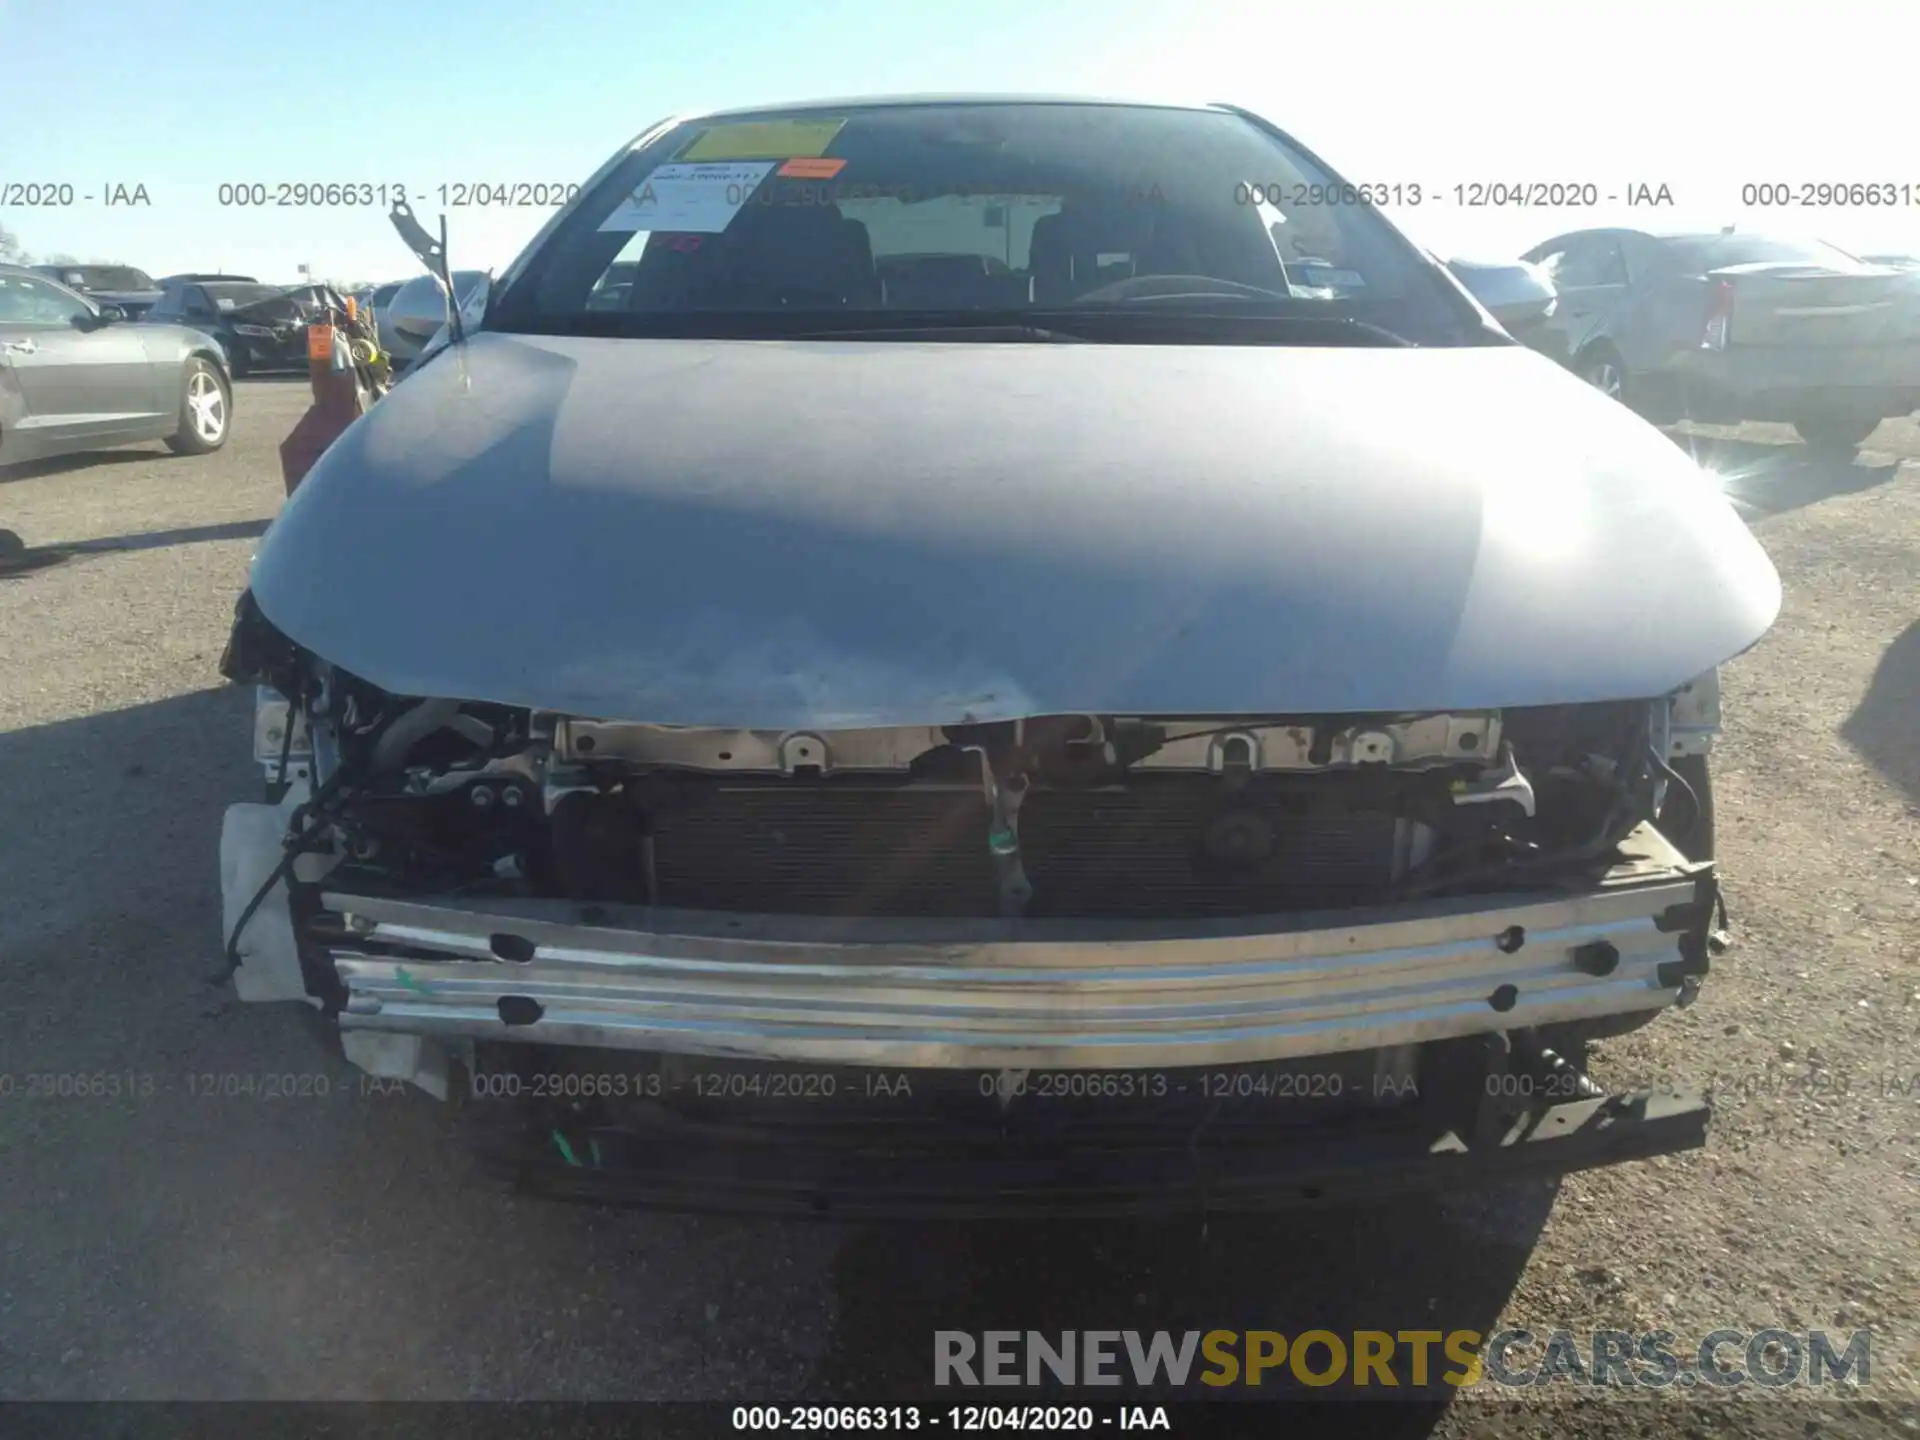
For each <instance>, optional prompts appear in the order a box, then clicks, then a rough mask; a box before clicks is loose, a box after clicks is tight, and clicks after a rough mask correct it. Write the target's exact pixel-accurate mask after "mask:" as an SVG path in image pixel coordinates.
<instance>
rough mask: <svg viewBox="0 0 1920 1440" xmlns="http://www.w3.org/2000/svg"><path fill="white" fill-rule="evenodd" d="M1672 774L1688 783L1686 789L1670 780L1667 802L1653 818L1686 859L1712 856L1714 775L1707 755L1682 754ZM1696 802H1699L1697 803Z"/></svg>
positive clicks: (1705, 858) (1676, 761)
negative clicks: (1708, 763)
mask: <svg viewBox="0 0 1920 1440" xmlns="http://www.w3.org/2000/svg"><path fill="white" fill-rule="evenodd" d="M1671 763H1672V766H1673V773H1674V774H1676V775H1678V776H1679V777H1680V778H1681V779H1682V780H1684V781H1686V782H1687V790H1691V791H1692V792H1693V797H1692V801H1690V800H1689V799H1688V796H1687V792H1686V790H1682V789H1681V788H1680V787H1679V786H1677V785H1675V784H1674V783H1673V782H1672V781H1668V782H1667V798H1666V803H1665V804H1664V805H1662V806H1661V807H1660V813H1659V814H1658V815H1656V816H1655V817H1654V822H1653V823H1654V825H1655V826H1656V827H1658V829H1659V831H1660V833H1661V834H1662V835H1665V836H1666V837H1667V839H1668V840H1670V841H1672V842H1673V847H1674V849H1676V850H1678V851H1679V852H1680V853H1681V854H1682V855H1684V856H1686V857H1687V859H1689V860H1693V861H1696V862H1697V861H1701V860H1711V859H1713V858H1714V857H1713V774H1712V771H1711V770H1710V769H1709V768H1708V765H1707V757H1706V756H1704V755H1682V756H1680V757H1679V758H1677V759H1675V760H1674V761H1672V762H1671ZM1694 802H1697V803H1694Z"/></svg>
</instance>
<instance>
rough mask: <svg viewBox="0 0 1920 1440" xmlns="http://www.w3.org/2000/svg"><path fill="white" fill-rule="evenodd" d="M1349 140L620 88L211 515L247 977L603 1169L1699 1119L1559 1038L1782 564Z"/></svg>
mask: <svg viewBox="0 0 1920 1440" xmlns="http://www.w3.org/2000/svg"><path fill="white" fill-rule="evenodd" d="M1375 198H1380V197H1375V196H1373V195H1371V194H1369V193H1367V192H1366V191H1365V189H1364V187H1355V186H1352V185H1349V184H1347V183H1346V182H1345V181H1343V180H1341V178H1340V177H1339V176H1338V175H1337V174H1335V173H1334V172H1333V171H1331V170H1330V169H1328V168H1327V167H1326V166H1325V165H1324V164H1323V163H1322V162H1321V161H1320V160H1318V159H1317V158H1315V157H1314V156H1313V155H1312V154H1311V153H1310V152H1308V151H1307V150H1306V149H1305V148H1304V147H1302V146H1301V145H1299V144H1298V143H1297V142H1295V141H1294V140H1292V139H1291V138H1289V137H1288V136H1286V135H1285V134H1283V133H1281V132H1280V131H1278V130H1276V129H1275V128H1273V127H1272V126H1271V125H1269V124H1268V123H1267V122H1266V121H1264V120H1262V119H1260V118H1259V117H1257V116H1254V115H1252V114H1249V113H1247V112H1244V111H1241V110H1237V109H1233V108H1229V107H1224V106H1219V107H1194V108H1180V107H1171V106H1158V105H1144V104H1126V103H1117V102H1106V101H1078V100H1053V99H1047V100H1033V99H1006V98H995V97H978V98H960V99H955V98H913V99H901V100H862V101H845V102H824V103H821V104H818V105H810V106H804V107H789V108H783V109H777V110H759V111H742V112H732V113H725V114H715V115H704V116H699V117H695V118H675V119H672V120H669V121H666V122H663V123H661V124H659V125H657V126H655V127H654V128H652V129H650V130H648V131H647V132H645V133H644V134H642V135H641V136H639V137H638V139H636V140H635V141H634V142H633V143H632V144H631V145H629V146H627V147H625V148H623V149H622V150H620V151H619V153H617V154H616V155H615V156H614V157H613V158H612V159H611V160H609V161H608V162H607V163H606V165H605V166H603V167H602V169H601V170H600V171H599V172H598V173H597V174H596V175H595V176H594V177H593V178H592V179H591V180H590V181H589V182H588V183H587V184H585V185H584V186H582V187H581V190H580V194H579V196H578V198H577V199H575V200H574V201H572V202H570V203H569V204H568V205H567V206H566V207H565V208H564V209H562V210H560V211H559V212H557V213H556V215H555V216H554V217H553V218H552V220H551V221H550V222H549V224H548V225H547V226H546V227H545V228H544V229H543V230H542V231H541V233H540V234H539V235H538V236H537V237H536V238H535V240H534V241H533V242H532V244H531V245H530V246H529V247H528V249H527V250H526V251H525V253H524V254H522V255H521V256H520V257H519V259H518V260H517V261H516V262H515V263H514V264H513V265H512V266H511V267H510V268H509V269H508V270H507V271H506V272H505V273H504V274H503V275H502V276H501V277H500V278H499V279H498V280H497V281H496V282H495V283H494V284H493V285H492V286H491V287H490V290H489V292H488V294H487V297H486V300H485V310H484V314H483V315H482V316H481V317H480V318H479V319H478V321H477V323H474V324H471V325H468V326H465V327H461V328H459V329H457V330H456V331H455V333H454V334H453V336H452V337H451V338H449V337H447V336H443V337H442V338H441V340H440V341H439V342H437V343H436V345H435V346H434V347H433V348H432V349H431V351H430V352H429V353H428V355H427V356H426V357H425V358H424V359H423V360H422V361H421V362H420V363H419V365H418V366H417V367H416V369H415V371H414V372H413V373H412V375H411V376H410V378H409V379H408V380H407V382H406V384H404V385H403V386H400V387H399V388H397V389H396V390H395V391H394V392H393V394H392V395H390V396H389V397H387V398H386V399H385V400H383V401H382V403H381V404H380V405H378V406H376V407H374V409H373V410H371V411H370V412H369V413H367V414H366V415H365V416H363V417H362V418H361V419H359V420H358V421H357V422H355V423H354V424H353V426H352V427H351V429H349V430H348V431H347V432H346V433H345V434H344V435H343V436H342V437H341V438H340V439H339V440H338V441H337V442H336V443H335V444H334V445H333V446H332V448H331V449H330V450H329V451H328V452H327V454H326V455H325V456H324V457H323V458H322V459H321V460H320V462H319V464H318V465H317V467H316V468H315V469H314V470H313V471H312V472H311V474H310V475H309V476H308V477H307V478H306V480H305V481H304V482H303V483H302V484H301V485H300V487H299V488H298V490H297V491H296V492H295V493H294V494H293V496H292V497H291V498H290V499H289V501H288V503H287V505H286V507H285V509H284V511H283V512H282V514H281V515H280V516H279V518H278V519H277V520H276V521H275V523H274V524H273V526H272V528H271V529H270V530H269V532H268V533H267V535H266V537H265V540H264V542H263V544H262V547H261V550H260V552H259V555H258V557H257V559H256V561H255V564H254V568H253V572H252V576H251V582H250V588H249V590H248V592H247V593H246V594H245V595H244V596H243V597H242V599H241V602H240V605H239V608H238V614H237V618H236V623H235V627H234V633H233V637H232V640H231V643H230V645H229V649H228V653H227V656H226V658H225V661H224V664H223V669H224V672H225V673H226V674H227V675H228V676H229V677H230V678H231V679H233V680H235V681H238V682H243V683H248V684H252V685H255V686H257V687H259V688H258V695H259V700H258V705H257V717H256V729H255V737H254V744H255V747H256V750H255V753H256V755H257V757H258V758H259V760H260V762H261V765H262V767H263V770H264V772H265V774H266V778H267V780H268V782H269V794H268V796H267V797H266V799H265V800H264V801H263V802H260V803H247V804H237V805H235V806H233V807H232V808H231V809H230V810H229V812H228V814H227V817H226V825H225V832H224V836H223V839H222V847H221V866H222V879H223V885H224V892H225V899H226V925H227V933H228V955H229V960H230V962H231V965H232V970H233V976H234V981H235V983H236V985H237V987H238V990H239V993H240V995H241V996H242V997H243V998H245V999H249V1000H261V1001H287V1002H293V1003H298V1004H304V1005H308V1006H311V1007H313V1008H314V1009H315V1010H316V1011H317V1012H319V1013H320V1014H321V1015H323V1016H324V1017H326V1019H327V1020H328V1021H329V1022H330V1023H331V1024H334V1025H337V1027H338V1030H339V1035H340V1040H341V1042H342V1044H343V1045H344V1048H345V1052H346V1055H347V1057H348V1059H350V1060H351V1061H352V1062H353V1063H354V1064H356V1065H358V1066H361V1067H363V1068H364V1069H366V1070H368V1071H371V1072H372V1073H373V1074H376V1075H380V1076H384V1077H395V1078H399V1079H402V1080H405V1081H409V1082H412V1083H414V1084H417V1085H420V1086H422V1087H424V1088H426V1089H428V1090H430V1091H432V1092H433V1093H434V1094H436V1095H440V1096H442V1097H443V1098H447V1099H448V1100H449V1101H451V1102H455V1103H458V1104H460V1105H462V1106H463V1107H464V1108H465V1110H466V1112H467V1113H470V1114H471V1115H473V1116H474V1117H476V1132H477V1137H478V1138H477V1143H479V1144H481V1146H482V1148H483V1150H484V1152H485V1153H486V1154H487V1155H488V1156H489V1157H490V1158H491V1159H492V1160H494V1161H495V1162H496V1163H497V1164H498V1165H499V1166H500V1167H501V1169H502V1170H503V1172H504V1173H507V1174H509V1175H511V1176H512V1177H514V1178H515V1179H517V1180H519V1181H520V1182H522V1183H525V1184H528V1185H532V1186H536V1187H538V1188H540V1189H542V1190H544V1191H546V1192H548V1193H556V1194H580V1195H592V1196H596V1197H603V1198H624V1199H630V1200H634V1201H639V1202H644V1203H650V1204H657V1205H668V1206H681V1207H698V1208H705V1207H712V1208H746V1209H778V1210H784V1209H789V1208H795V1209H799V1210H801V1211H803V1212H809V1211H810V1212H815V1213H827V1214H833V1215H867V1214H892V1213H911V1214H956V1215H957V1214H1006V1213H1053V1212H1059V1211H1074V1212H1079V1213H1085V1212H1100V1213H1139V1212H1145V1211H1156V1210H1159V1211H1166V1210H1191V1209H1195V1208H1201V1209H1212V1208H1218V1209H1234V1208H1263V1207H1267V1206H1274V1205H1282V1204H1297V1203H1301V1202H1307V1201H1316V1200H1317V1201H1335V1200H1340V1199H1342V1198H1345V1197H1350V1196H1354V1195H1362V1194H1375V1193H1379V1192H1381V1191H1385V1190H1389V1189H1396V1188H1425V1187H1431V1186H1438V1185H1451V1184H1459V1183H1479V1182H1481V1181H1485V1180H1488V1179H1491V1178H1495V1177H1498V1176H1503V1175H1508V1174H1513V1173H1518V1172H1521V1171H1545V1172H1549V1173H1552V1172H1560V1171H1566V1170H1571V1169H1577V1168H1581V1167H1585V1166H1592V1165H1600V1164H1607V1163H1612V1162H1615V1161H1621V1160H1632V1159H1636V1158H1641V1157H1644V1156H1647V1155H1653V1154H1659V1153H1663V1152H1667V1151H1672V1150H1677V1149H1683V1148H1686V1147H1689V1146H1693V1145H1698V1144H1700V1143H1701V1141H1702V1138H1703V1136H1704V1132H1705V1127H1706V1122H1707V1107H1706V1106H1705V1105H1704V1103H1703V1102H1702V1101H1701V1100H1700V1098H1699V1097H1698V1096H1696V1095H1692V1094H1689V1093H1686V1092H1674V1093H1651V1092H1643V1093H1627V1094H1608V1093H1605V1092H1603V1091H1602V1090H1601V1088H1600V1087H1599V1086H1598V1085H1597V1084H1596V1083H1595V1082H1594V1080H1593V1079H1592V1078H1591V1077H1590V1076H1589V1075H1588V1074H1587V1073H1586V1070H1585V1069H1584V1061H1585V1057H1586V1053H1587V1047H1588V1046H1589V1045H1590V1044H1591V1043H1592V1042H1594V1041H1595V1040H1597V1039H1600V1038H1603V1037H1606V1036H1610V1035H1616V1034H1619V1033H1622V1032H1624V1031H1627V1030H1630V1029H1633V1028H1635V1027H1637V1026H1640V1025H1643V1024H1645V1023H1647V1022H1649V1021H1652V1020H1654V1019H1656V1018H1657V1017H1659V1016H1660V1014H1661V1013H1662V1012H1663V1011H1665V1010H1667V1009H1668V1008H1670V1007H1673V1006H1675V1005H1680V1004H1686V1003H1688V1002H1689V1001H1691V1000H1692V998H1693V997H1694V996H1695V994H1696V993H1697V992H1698V990H1699V988H1700V985H1701V983H1702V981H1703V979H1704V978H1705V977H1706V975H1707V971H1708V967H1709V964H1710V961H1711V959H1712V956H1713V955H1714V954H1715V953H1716V951H1717V949H1718V948H1719V940H1720V936H1721V933H1722V927H1723V922H1724V913H1723V910H1722V907H1721V905H1720V899H1719V889H1718V882H1717V880H1716V875H1715V869H1714V864H1713V822H1712V815H1713V811H1712V804H1713V800H1712V786H1711V779H1710V773H1709V752H1710V747H1711V744H1712V740H1713V736H1714V734H1715V732H1716V730H1717V728H1718V724H1719V690H1718V684H1717V678H1716V677H1717V672H1718V669H1719V667H1720V666H1721V665H1723V664H1724V663H1725V662H1726V661H1727V660H1729V659H1731V658H1732V657H1734V656H1736V655H1738V654H1740V653H1741V652H1742V651H1744V650H1745V649H1747V648H1748V647H1749V646H1751V645H1753V644H1754V643H1755V642H1756V641H1757V640H1759V639H1760V637H1761V636H1762V635H1763V634H1764V633H1765V632H1766V630H1767V629H1768V627H1769V626H1770V625H1771V623H1772V621H1773V619H1774V616H1775V614H1776V611H1777V610H1778V607H1779V602H1780V591H1779V582H1778V578H1777V576H1776V574H1775V572H1774V570H1773V567H1772V566H1771V564H1770V563H1769V562H1768V560H1767V558H1766V556H1765V555H1764V553H1763V552H1762V551H1761V549H1760V547H1759V546H1758V544H1757V543H1756V542H1755V541H1754V540H1753V539H1752V537H1751V536H1750V535H1749V534H1748V533H1747V531H1746V529H1745V528H1744V526H1743V525H1742V524H1741V523H1740V521H1739V519H1738V517H1737V516H1736V515H1735V513H1734V512H1733V510H1732V509H1731V508H1730V507H1729V506H1728V504H1727V503H1726V501H1725V500H1724V499H1723V498H1722V497H1721V495H1720V494H1719V493H1718V492H1717V491H1715V490H1714V489H1713V488H1712V486H1711V485H1710V484H1709V483H1708V481H1707V480H1706V478H1705V477H1704V476H1703V475H1702V474H1701V472H1700V471H1699V470H1698V469H1697V468H1696V467H1694V466H1693V465H1691V464H1690V463H1689V462H1688V461H1687V459H1686V458H1685V457H1684V456H1683V455H1682V454H1681V453H1680V452H1679V451H1678V450H1677V449H1676V448H1675V447H1674V446H1673V444H1672V443H1671V442H1670V441H1668V440H1666V439H1665V438H1664V437H1662V436H1661V435H1660V434H1659V432H1657V431H1656V430H1654V429H1653V428H1652V427H1650V426H1648V425H1647V424H1645V423H1644V422H1643V421H1641V420H1640V419H1638V418H1636V417H1635V416H1633V415H1632V414H1630V413H1628V412H1627V411H1625V410H1623V409H1621V408H1620V407H1619V406H1616V405H1613V404H1611V403H1610V402H1609V401H1607V400H1606V399H1605V397H1603V396H1600V395H1598V394H1597V393H1595V392H1593V391H1592V390H1591V389H1590V388H1589V387H1587V386H1585V385H1583V384H1581V383H1580V382H1579V381H1578V380H1576V379H1574V378H1573V377H1571V376H1569V375H1567V374H1566V373H1564V372H1563V371H1561V370H1560V369H1559V368H1558V367H1556V366H1555V365H1554V364H1553V363H1552V362H1550V361H1548V360H1545V359H1543V358H1542V357H1540V356H1539V355H1536V354H1534V353H1533V352H1531V351H1529V350H1527V349H1526V348H1524V347H1523V346H1520V345H1518V344H1516V343H1514V342H1513V340H1512V339H1511V338H1510V337H1509V336H1508V335H1506V334H1505V333H1504V332H1503V331H1502V330H1501V329H1500V328H1499V327H1498V326H1497V325H1496V324H1494V323H1493V321H1492V320H1491V318H1490V316H1489V315H1488V313H1487V312H1486V311H1485V310H1484V309H1482V308H1481V307H1480V305H1479V304H1478V303H1477V302H1476V301H1475V300H1474V299H1473V298H1472V296H1471V295H1470V294H1469V293H1468V291H1467V290H1466V289H1465V288H1463V287H1462V285H1461V284H1460V283H1459V282H1458V281H1457V280H1456V279H1455V278H1454V277H1453V276H1451V275H1450V274H1449V273H1448V271H1447V270H1446V269H1445V267H1443V266H1442V265H1440V264H1438V263H1437V262H1435V261H1434V260H1433V259H1432V258H1431V257H1430V256H1428V255H1426V254H1425V253H1423V252H1422V251H1421V250H1419V249H1418V248H1417V247H1416V246H1414V245H1413V244H1412V243H1410V242H1409V241H1408V240H1406V239H1405V238H1404V237H1403V236H1402V235H1401V234H1400V233H1399V232H1397V231H1396V230H1395V229H1394V228H1393V227H1392V226H1391V225H1390V224H1389V223H1388V222H1387V221H1386V220H1384V219H1383V218H1382V217H1381V215H1380V214H1379V213H1378V212H1377V211H1376V210H1375V209H1374V208H1373V207H1372V205H1371V204H1370V203H1369V201H1370V200H1373V199H1375ZM480 1100H485V1101H487V1102H489V1103H486V1104H480V1103H476V1102H477V1101H480Z"/></svg>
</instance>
